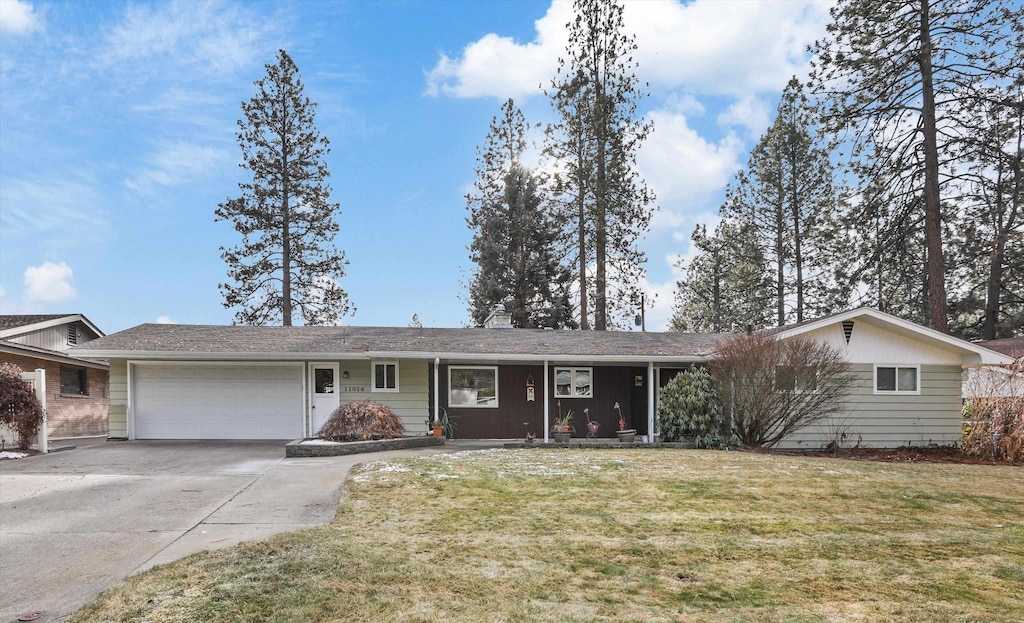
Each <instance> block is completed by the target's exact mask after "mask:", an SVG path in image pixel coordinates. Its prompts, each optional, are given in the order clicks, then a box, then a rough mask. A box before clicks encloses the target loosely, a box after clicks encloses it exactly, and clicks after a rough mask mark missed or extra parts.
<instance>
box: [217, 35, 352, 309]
mask: <svg viewBox="0 0 1024 623" xmlns="http://www.w3.org/2000/svg"><path fill="white" fill-rule="evenodd" d="M266 69H267V75H266V77H264V78H261V79H259V80H257V81H256V82H255V83H254V84H255V85H256V89H257V93H256V95H255V96H253V98H252V99H251V100H249V101H248V102H242V113H243V115H244V118H243V119H241V120H239V122H238V127H239V131H238V144H239V146H240V147H241V149H242V164H241V165H240V166H241V167H242V168H243V169H245V170H246V171H248V172H249V173H250V174H251V176H252V179H251V181H244V182H240V183H239V184H238V187H239V188H240V189H241V191H242V195H241V196H240V197H237V198H235V199H228V200H226V201H225V202H223V203H221V204H219V205H218V206H217V209H216V211H215V214H216V216H217V218H216V220H218V221H221V220H230V221H232V223H233V224H234V227H235V230H236V231H238V233H240V234H241V235H242V241H241V243H239V244H238V245H237V246H234V247H231V248H224V247H221V257H222V258H223V259H224V261H225V262H227V265H228V277H229V278H230V279H231V280H232V281H233V283H222V284H220V286H219V288H220V291H221V293H222V294H223V296H224V306H225V307H227V308H240V309H239V310H238V311H237V312H236V313H235V318H234V322H235V323H236V324H250V325H265V324H270V323H275V322H282V323H283V324H284V325H285V326H290V325H291V324H292V320H293V316H294V312H295V308H298V309H299V311H300V313H301V316H302V319H303V320H304V321H305V323H306V324H311V325H313V324H332V323H336V322H337V321H338V320H339V318H341V317H342V316H344V315H345V314H347V313H348V312H349V311H350V310H351V307H350V305H349V301H348V295H347V294H346V293H345V291H344V290H342V288H341V286H340V285H338V280H339V279H340V278H341V277H343V276H344V275H345V266H346V265H347V263H348V262H346V261H345V254H344V252H341V251H338V250H337V249H336V248H335V247H334V245H333V240H334V237H335V235H336V234H337V233H338V223H337V222H336V220H335V218H336V217H337V215H338V214H339V213H340V208H339V205H338V204H337V203H331V201H330V194H331V187H330V185H329V184H328V183H327V178H328V177H329V175H330V174H329V173H328V171H327V164H326V162H325V161H324V159H325V157H326V156H327V154H329V153H330V149H329V147H328V141H327V139H326V138H325V137H323V136H321V135H320V133H319V132H318V131H317V129H316V126H315V124H314V117H315V112H316V104H314V103H313V102H311V101H310V100H309V98H307V97H305V96H304V95H303V93H302V91H303V85H302V81H301V80H300V79H299V70H298V67H296V66H295V63H294V62H293V61H292V59H291V57H290V56H288V53H287V52H285V51H284V50H280V51H279V52H278V56H277V62H276V63H275V64H273V65H267V66H266Z"/></svg>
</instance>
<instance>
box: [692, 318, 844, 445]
mask: <svg viewBox="0 0 1024 623" xmlns="http://www.w3.org/2000/svg"><path fill="white" fill-rule="evenodd" d="M711 374H712V376H713V377H714V378H715V381H716V382H717V383H718V386H719V387H720V388H722V397H723V404H724V405H725V406H726V408H727V410H729V411H730V412H731V414H732V421H733V431H734V432H735V433H736V436H737V437H738V438H739V440H740V442H741V443H742V444H743V445H745V446H747V447H750V448H770V447H772V446H774V445H775V444H777V443H779V442H780V441H782V440H783V439H785V438H786V437H788V436H789V435H791V434H793V433H795V432H796V431H798V430H800V429H802V428H804V427H806V426H808V425H810V424H814V423H816V422H820V421H822V420H825V419H826V418H830V417H832V416H835V415H839V414H840V413H841V412H842V411H843V406H844V402H845V399H846V397H847V392H848V391H849V388H850V387H851V385H852V384H853V378H852V377H851V375H850V374H849V365H848V364H847V363H846V360H845V358H844V357H843V354H842V353H841V352H840V351H839V349H837V348H835V347H833V346H831V345H829V344H826V343H824V342H819V341H816V340H813V339H809V338H806V337H803V336H795V337H791V338H786V339H781V340H780V339H776V337H775V335H773V334H771V333H766V332H761V333H753V334H750V335H738V336H735V337H732V338H729V339H728V340H726V341H724V342H722V343H721V344H719V346H718V348H717V349H716V351H715V354H714V356H713V358H712V359H711Z"/></svg>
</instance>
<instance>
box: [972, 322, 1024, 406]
mask: <svg viewBox="0 0 1024 623" xmlns="http://www.w3.org/2000/svg"><path fill="white" fill-rule="evenodd" d="M978 344H979V345H981V346H984V347H985V348H989V349H991V350H994V351H997V352H1000V353H1003V354H1004V355H1007V356H1009V357H1012V358H1014V359H1015V360H1016V361H1015V362H1014V364H1013V365H1011V366H1006V367H995V366H985V367H971V368H967V369H965V370H964V383H963V397H964V399H965V400H967V399H970V398H1012V397H1024V337H1011V338H1003V339H998V340H988V341H984V342H978Z"/></svg>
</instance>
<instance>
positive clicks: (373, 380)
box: [370, 359, 401, 394]
mask: <svg viewBox="0 0 1024 623" xmlns="http://www.w3.org/2000/svg"><path fill="white" fill-rule="evenodd" d="M377 366H395V386H394V387H387V383H388V371H387V368H386V367H385V368H384V385H385V386H384V387H377ZM398 367H399V366H398V360H397V359H374V360H373V361H372V362H371V363H370V388H371V391H373V392H379V393H389V394H395V393H398V392H399V391H401V384H400V383H399V375H398Z"/></svg>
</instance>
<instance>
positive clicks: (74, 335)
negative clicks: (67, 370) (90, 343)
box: [68, 324, 78, 346]
mask: <svg viewBox="0 0 1024 623" xmlns="http://www.w3.org/2000/svg"><path fill="white" fill-rule="evenodd" d="M76 344H78V327H76V326H75V325H73V324H69V325H68V345H69V346H74V345H76Z"/></svg>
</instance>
